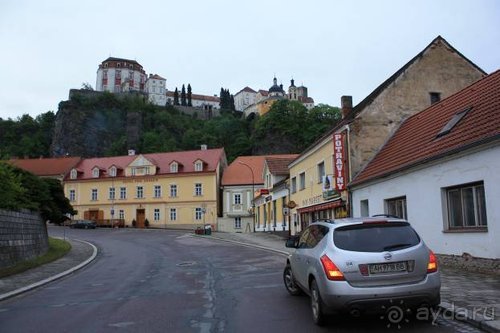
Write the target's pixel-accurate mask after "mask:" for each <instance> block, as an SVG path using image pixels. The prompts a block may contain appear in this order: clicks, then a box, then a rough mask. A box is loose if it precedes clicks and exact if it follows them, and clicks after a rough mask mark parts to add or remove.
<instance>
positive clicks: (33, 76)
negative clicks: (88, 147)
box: [0, 0, 500, 119]
mask: <svg viewBox="0 0 500 333" xmlns="http://www.w3.org/2000/svg"><path fill="white" fill-rule="evenodd" d="M438 35H441V36H443V37H444V38H445V39H446V40H447V41H448V42H449V43H450V44H451V45H453V46H454V47H455V48H456V49H457V50H459V51H460V52H461V53H462V54H464V55H465V56H466V57H468V58H469V59H470V60H471V61H472V62H474V63H475V64H476V65H478V66H479V67H481V68H482V69H483V70H485V71H486V72H487V73H491V72H493V71H495V70H497V69H499V68H500V1H497V0H469V1H465V0H419V1H402V0H377V1H374V0H366V1H356V0H344V1H339V0H336V1H333V0H318V1H303V0H302V1H299V0H283V1H282V0H279V1H273V0H265V1H263V0H254V1H241V0H220V1H219V0H212V1H209V0H191V1H190V0H185V1H178V0H177V1H171V0H157V1H156V0H143V1H128V0H121V1H110V0H107V1H101V0H85V1H70V0H52V1H51V0H47V1H39V0H1V1H0V41H1V52H0V117H1V118H4V119H6V118H9V117H10V118H13V119H15V118H17V117H19V116H21V115H22V114H25V113H28V114H30V115H31V116H33V117H35V116H36V115H38V114H41V113H44V112H47V111H50V110H51V111H57V108H58V104H59V102H60V101H62V100H67V99H68V92H69V89H71V88H81V86H82V83H83V82H88V83H90V84H91V85H92V86H93V87H95V85H96V71H97V68H98V65H99V64H100V63H101V62H102V61H103V60H105V59H106V58H108V57H109V56H113V57H119V58H127V59H135V60H137V61H138V62H139V63H140V64H141V65H142V66H143V67H144V69H145V71H146V73H148V74H149V73H153V74H155V73H156V74H159V75H161V76H163V77H164V78H166V79H167V89H170V90H174V89H175V87H179V88H180V87H181V85H182V84H183V83H185V84H186V85H187V83H190V84H191V86H192V88H193V93H197V94H205V95H213V94H218V93H219V92H220V88H221V87H224V88H227V89H229V90H230V92H231V93H232V94H235V93H237V92H238V91H239V90H241V89H242V88H244V87H245V86H249V87H251V88H253V89H255V90H257V89H269V87H271V85H272V79H273V76H274V75H276V77H277V79H278V83H283V85H284V86H285V89H286V88H288V86H289V84H290V79H291V78H292V77H293V78H294V79H295V84H296V85H301V84H303V85H304V86H306V87H308V89H309V95H310V96H311V97H313V98H314V100H315V102H316V103H326V104H330V105H333V106H338V105H339V104H340V96H342V95H352V96H353V99H354V103H355V104H356V103H358V102H359V101H361V100H362V99H363V98H364V97H366V96H367V95H368V94H369V93H370V92H371V91H373V89H375V88H376V87H377V86H378V85H379V84H380V83H382V82H383V81H384V80H385V79H387V78H388V77H389V76H390V75H392V74H393V73H394V72H395V71H397V70H398V69H399V68H400V67H401V66H403V65H404V64H405V63H406V62H408V61H409V60H410V59H411V58H412V57H413V56H415V55H416V54H417V53H418V52H420V51H421V50H422V49H424V48H425V47H426V46H427V45H428V44H429V43H430V42H431V41H432V40H433V39H434V38H435V37H436V36H438Z"/></svg>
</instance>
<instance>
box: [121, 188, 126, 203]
mask: <svg viewBox="0 0 500 333" xmlns="http://www.w3.org/2000/svg"><path fill="white" fill-rule="evenodd" d="M120 199H121V200H125V199H127V188H126V187H124V186H122V187H120Z"/></svg>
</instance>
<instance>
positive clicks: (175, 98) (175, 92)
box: [174, 87, 179, 105]
mask: <svg viewBox="0 0 500 333" xmlns="http://www.w3.org/2000/svg"><path fill="white" fill-rule="evenodd" d="M174 105H179V90H177V87H175V91H174Z"/></svg>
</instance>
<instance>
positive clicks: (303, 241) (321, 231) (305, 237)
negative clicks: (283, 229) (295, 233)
mask: <svg viewBox="0 0 500 333" xmlns="http://www.w3.org/2000/svg"><path fill="white" fill-rule="evenodd" d="M329 231H330V229H328V227H325V226H322V225H312V226H310V227H309V228H307V229H306V230H304V232H303V233H302V236H300V239H299V245H298V247H299V248H302V249H304V248H305V249H312V248H313V247H315V246H316V245H318V244H319V242H321V240H322V239H323V238H324V237H325V236H326V235H327V234H328V232H329Z"/></svg>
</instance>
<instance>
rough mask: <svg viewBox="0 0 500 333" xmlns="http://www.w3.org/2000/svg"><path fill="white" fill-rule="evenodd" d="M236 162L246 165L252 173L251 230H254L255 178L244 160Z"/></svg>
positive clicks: (251, 170)
mask: <svg viewBox="0 0 500 333" xmlns="http://www.w3.org/2000/svg"><path fill="white" fill-rule="evenodd" d="M238 163H239V164H241V165H244V166H246V167H247V168H248V170H250V172H251V173H252V220H253V232H255V178H254V176H253V169H252V167H251V166H249V165H248V164H246V163H244V162H241V161H239V162H238Z"/></svg>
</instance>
